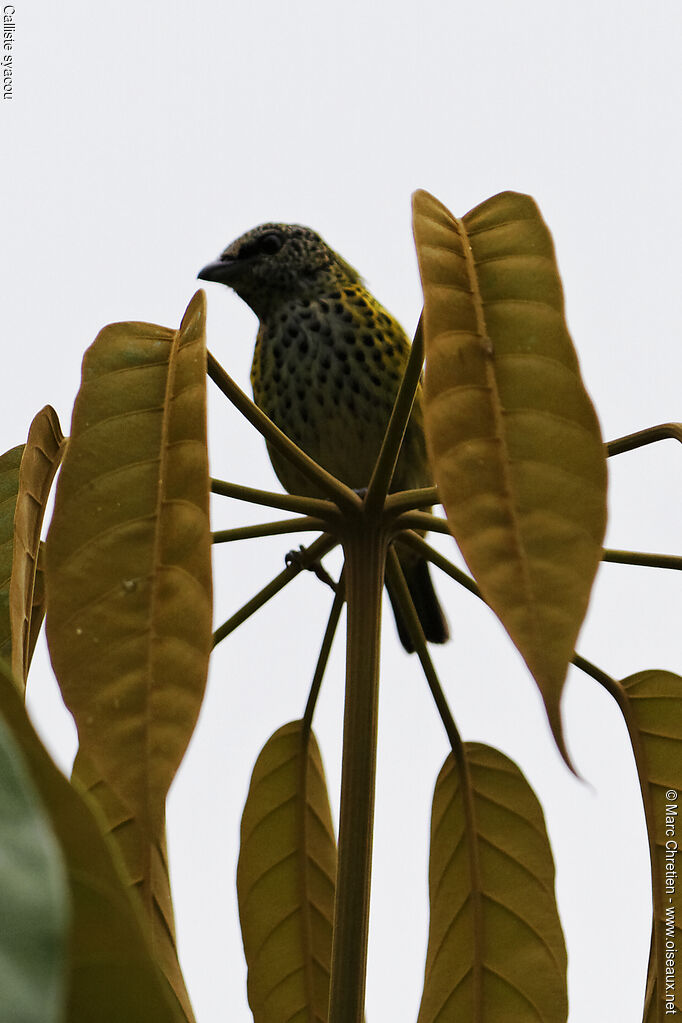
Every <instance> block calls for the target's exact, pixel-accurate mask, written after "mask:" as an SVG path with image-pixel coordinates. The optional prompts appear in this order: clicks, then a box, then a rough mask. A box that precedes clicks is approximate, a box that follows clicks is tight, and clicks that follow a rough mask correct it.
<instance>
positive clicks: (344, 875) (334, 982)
mask: <svg viewBox="0 0 682 1023" xmlns="http://www.w3.org/2000/svg"><path fill="white" fill-rule="evenodd" d="M349 525H350V528H349V530H348V534H347V536H346V538H345V540H344V553H345V556H346V562H345V565H346V599H347V604H348V612H347V613H348V626H347V644H346V701H345V710H344V722H343V763H342V768H341V809H340V813H339V860H338V871H337V879H336V904H335V913H334V941H333V945H332V969H331V984H330V995H329V1023H363V1018H364V1003H365V980H366V973H367V937H368V933H369V895H370V881H371V867H372V830H373V824H374V788H375V775H376V744H377V724H378V702H379V700H378V697H379V632H380V627H381V592H382V588H383V580H384V562H385V558H386V539H385V536H384V535H383V534H382V533H381V531H380V528H379V525H378V520H377V521H376V523H372V520H368V519H367V518H366V517H364V516H362V517H358V519H357V520H356V522H355V523H350V524H349ZM354 527H355V528H354Z"/></svg>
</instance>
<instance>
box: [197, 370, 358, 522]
mask: <svg viewBox="0 0 682 1023" xmlns="http://www.w3.org/2000/svg"><path fill="white" fill-rule="evenodd" d="M207 372H208V375H209V376H210V378H211V380H212V381H213V383H214V384H217V386H218V387H219V388H220V390H221V391H222V392H223V394H224V395H225V396H226V397H227V398H229V400H230V401H231V402H232V404H233V405H234V406H235V408H236V409H238V411H239V412H241V414H242V415H243V416H244V418H245V419H247V420H248V422H250V423H251V425H252V426H254V427H255V428H256V429H257V430H258V432H259V433H260V434H262V435H263V437H265V439H266V440H267V441H268V443H269V444H270V445H271V446H272V447H273V448H275V449H276V450H277V451H279V452H280V454H282V455H284V457H285V458H287V459H288V460H289V461H290V462H291V464H292V465H294V466H295V467H296V468H297V469H299V470H300V471H301V472H302V473H303V474H304V475H305V476H306V477H307V478H308V479H309V480H312V482H313V483H314V484H315V487H316V488H319V490H321V491H322V492H323V493H326V494H327V495H328V496H329V497H332V498H333V499H334V500H335V501H336V502H337V503H338V504H339V506H340V507H342V508H346V509H347V510H349V511H350V510H357V509H358V507H359V506H360V498H359V497H358V495H357V494H356V493H354V492H353V491H352V490H351V489H350V487H347V486H346V484H345V483H341V481H340V480H337V479H336V477H335V476H332V475H331V473H329V472H327V470H326V469H323V468H322V466H321V465H318V464H317V462H315V461H314V460H313V459H312V458H310V457H309V456H308V455H306V454H305V452H303V451H301V449H300V448H299V447H297V445H296V444H294V442H293V441H292V440H290V439H289V438H288V437H287V435H286V434H285V433H282V431H281V430H280V429H279V428H278V427H277V426H275V424H274V423H273V422H272V420H271V419H268V417H267V416H266V415H265V413H264V412H262V411H261V409H259V408H258V406H257V405H255V404H254V403H253V402H252V401H251V399H250V398H249V397H247V395H246V394H244V392H243V391H242V389H241V387H239V386H238V384H237V383H235V381H234V380H233V379H232V377H231V376H229V374H228V373H226V372H225V370H224V369H223V367H222V366H221V365H220V363H219V362H218V360H217V359H216V358H215V357H214V356H213V355H211V353H210V352H208V363H207ZM275 507H277V506H276V505H275Z"/></svg>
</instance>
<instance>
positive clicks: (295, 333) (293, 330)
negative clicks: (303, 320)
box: [287, 323, 301, 338]
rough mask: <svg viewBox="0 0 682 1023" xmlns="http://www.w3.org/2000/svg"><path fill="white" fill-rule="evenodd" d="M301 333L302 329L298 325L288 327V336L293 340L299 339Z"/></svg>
mask: <svg viewBox="0 0 682 1023" xmlns="http://www.w3.org/2000/svg"><path fill="white" fill-rule="evenodd" d="M300 333H301V328H300V327H299V326H298V324H297V323H290V324H289V326H288V327H287V334H288V335H289V337H291V338H296V337H299V336H300Z"/></svg>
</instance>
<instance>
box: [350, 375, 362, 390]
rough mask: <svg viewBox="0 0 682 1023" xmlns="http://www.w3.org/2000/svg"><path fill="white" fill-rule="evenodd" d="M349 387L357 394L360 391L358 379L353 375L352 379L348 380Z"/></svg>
mask: <svg viewBox="0 0 682 1023" xmlns="http://www.w3.org/2000/svg"><path fill="white" fill-rule="evenodd" d="M350 388H351V391H353V393H354V394H359V393H360V391H361V387H360V381H359V380H356V379H355V377H353V379H352V380H351V382H350Z"/></svg>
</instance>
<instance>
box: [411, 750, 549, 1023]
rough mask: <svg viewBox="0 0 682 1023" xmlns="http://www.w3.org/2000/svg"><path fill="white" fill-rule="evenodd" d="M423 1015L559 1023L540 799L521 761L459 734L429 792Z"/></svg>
mask: <svg viewBox="0 0 682 1023" xmlns="http://www.w3.org/2000/svg"><path fill="white" fill-rule="evenodd" d="M429 892H430V901H431V920H430V925H429V944H428V951H427V956H426V972H425V979H424V993H423V996H422V1003H421V1008H420V1011H419V1023H432V1021H435V1020H438V1023H462V1021H464V1020H466V1023H502V1021H504V1023H506V1021H509V1023H511V1021H513V1023H562V1021H565V1020H566V1017H567V1014H568V1003H567V993H566V950H565V946H564V940H563V935H562V932H561V924H560V923H559V916H558V913H557V908H556V901H555V897H554V863H553V860H552V853H551V850H550V846H549V840H548V838H547V833H546V830H545V822H544V818H543V814H542V809H541V807H540V804H539V803H538V801H537V799H536V797H535V795H534V793H533V790H532V789H531V788H530V786H529V785H528V782H527V781H526V780H525V778H524V777H523V775H522V774H521V771H520V770H519V768H518V767H517V766H516V764H514V763H513V762H512V761H511V760H509V759H508V758H507V757H505V756H504V755H503V754H502V753H500V752H499V751H498V750H496V749H492V748H491V747H489V746H483V745H481V744H479V743H465V744H464V749H463V754H462V766H461V768H460V769H458V767H457V766H456V764H455V761H454V759H453V756H452V755H450V756H449V757H448V758H447V760H446V761H445V764H444V765H443V768H442V770H441V772H440V774H439V776H438V781H437V783H436V790H435V793H434V797H433V815H432V820H431V855H430V865H429Z"/></svg>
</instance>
